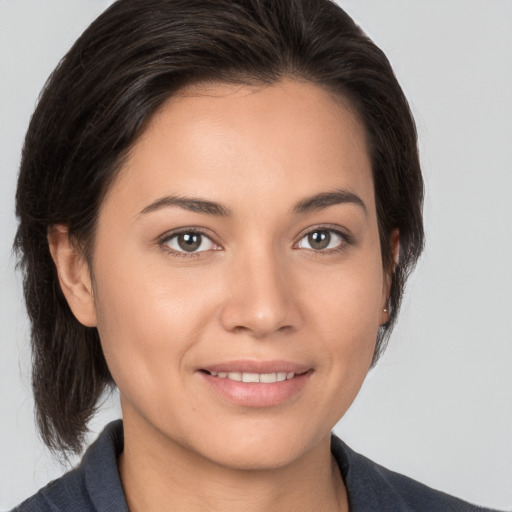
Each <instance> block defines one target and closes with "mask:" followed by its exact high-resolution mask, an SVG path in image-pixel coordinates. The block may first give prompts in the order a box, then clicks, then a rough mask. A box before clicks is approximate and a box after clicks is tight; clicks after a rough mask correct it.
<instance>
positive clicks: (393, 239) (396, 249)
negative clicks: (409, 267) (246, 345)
mask: <svg viewBox="0 0 512 512" xmlns="http://www.w3.org/2000/svg"><path fill="white" fill-rule="evenodd" d="M389 244H390V246H391V253H392V255H393V266H392V268H391V269H390V270H388V271H386V275H385V276H384V289H383V293H382V296H383V305H382V315H381V325H383V324H385V323H386V322H387V321H388V320H389V305H388V303H389V293H390V290H391V282H392V279H393V274H394V272H395V269H396V266H397V265H398V261H399V258H400V232H399V231H398V229H394V230H393V231H392V232H391V235H390V240H389Z"/></svg>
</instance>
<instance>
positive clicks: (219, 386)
mask: <svg viewBox="0 0 512 512" xmlns="http://www.w3.org/2000/svg"><path fill="white" fill-rule="evenodd" d="M312 373H313V369H312V368H311V367H309V366H305V365H299V364H295V363H290V362H285V361H275V362H255V361H233V362H230V363H224V364H217V365H213V366H211V367H207V368H203V369H201V370H199V374H200V375H202V376H203V379H204V382H205V383H206V384H208V387H209V388H210V389H212V390H214V392H215V393H216V394H217V395H218V396H221V397H223V399H228V400H229V401H230V402H231V403H235V404H238V405H242V406H245V407H247V406H249V407H269V406H274V405H279V404H281V403H283V402H288V401H289V400H294V399H295V398H297V397H298V396H299V395H300V394H301V392H302V390H303V389H304V387H305V386H306V384H307V382H308V381H309V377H311V375H312Z"/></svg>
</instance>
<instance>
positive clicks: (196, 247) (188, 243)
mask: <svg viewBox="0 0 512 512" xmlns="http://www.w3.org/2000/svg"><path fill="white" fill-rule="evenodd" d="M162 244H163V245H165V246H166V247H168V248H169V249H171V250H172V251H175V252H180V253H197V252H203V251H211V250H214V249H217V246H216V245H215V244H214V243H213V241H212V240H211V239H210V238H209V237H207V236H206V235H205V234H203V233H200V232H198V231H182V232H181V233H176V234H174V235H171V236H168V237H166V238H165V239H164V240H162Z"/></svg>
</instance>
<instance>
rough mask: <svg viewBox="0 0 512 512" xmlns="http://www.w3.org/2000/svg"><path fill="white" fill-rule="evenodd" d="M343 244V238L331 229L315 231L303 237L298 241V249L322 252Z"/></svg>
mask: <svg viewBox="0 0 512 512" xmlns="http://www.w3.org/2000/svg"><path fill="white" fill-rule="evenodd" d="M343 242H344V239H343V236H342V235H341V234H340V233H338V232H336V231H334V230H332V229H316V230H315V231H311V232H310V233H308V234H307V235H305V236H303V237H302V238H301V240H300V241H299V244H298V245H299V248H301V249H312V250H314V251H323V250H325V249H337V248H338V247H340V246H341V245H342V244H343Z"/></svg>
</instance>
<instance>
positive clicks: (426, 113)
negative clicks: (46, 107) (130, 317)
mask: <svg viewBox="0 0 512 512" xmlns="http://www.w3.org/2000/svg"><path fill="white" fill-rule="evenodd" d="M276 1H278V0H276ZM109 3H110V2H109V1H106V0H72V1H70V0H45V1H44V2H43V1H41V0H0V77H1V82H0V233H1V235H2V236H1V237H0V339H1V343H2V345H1V359H0V379H1V380H0V383H1V386H0V389H1V393H0V415H1V416H0V417H1V422H0V460H1V463H0V509H6V508H9V507H11V506H13V505H14V504H15V503H17V502H18V501H20V500H21V499H23V498H25V497H27V496H28V495H29V494H32V493H33V492H34V491H36V490H37V489H38V488H39V487H40V486H42V485H43V484H45V483H46V482H47V481H48V480H50V479H52V478H55V477H57V476H58V475H60V474H61V473H62V472H63V468H62V467H61V466H59V464H58V462H56V461H55V460H52V459H51V457H50V456H49V454H48V453H47V452H46V451H45V449H44V448H43V447H42V445H41V443H40V441H39V440H38V438H37V434H36V432H35V429H34V420H33V415H32V398H31V390H30V376H29V366H30V350H29V347H28V344H27V325H26V319H25V313H24V309H23V305H22V298H21V289H20V283H19V277H17V276H16V275H15V272H14V260H13V258H12V256H11V252H10V251H11V243H12V239H13V236H14V232H15V219H14V214H13V203H14V190H15V178H16V170H17V166H18V163H19V155H20V149H21V144H22V139H23V136H24V132H25V130H26V127H27V124H28V120H29V116H30V114H31V112H32V110H33V108H34V105H35V101H36V98H37V95H38V93H39V91H40V89H41V87H42V85H43V83H44V81H45V79H46V77H47V76H48V74H49V73H50V71H51V70H52V69H53V68H54V67H55V65H56V64H57V62H58V60H59V59H60V58H61V57H62V56H63V54H64V53H65V51H66V50H67V49H68V48H69V46H70V45H71V44H72V42H73V41H74V40H75V39H76V37H78V35H79V34H80V33H81V32H82V31H83V29H84V28H85V27H86V26H87V25H88V24H89V22H90V21H92V19H93V18H94V17H95V16H96V15H97V14H99V13H100V12H101V11H102V10H103V9H104V8H105V7H106V6H107V5H108V4H109ZM340 4H341V5H342V6H343V7H345V8H346V10H347V11H348V12H349V13H350V14H351V15H352V16H353V17H354V18H355V19H356V21H358V22H359V23H360V24H361V25H362V26H363V28H364V29H365V30H366V31H367V32H368V34H369V35H370V36H371V37H372V38H373V39H374V40H375V42H376V43H377V44H378V45H380V46H381V47H382V49H383V50H384V51H385V52H386V53H387V55H388V56H389V58H390V60H391V62H392V64H393V65H394V68H395V71H396V73H397V75H398V78H399V80H400V81H401V83H402V85H403V87H404V89H405V92H406V94H407V96H408V97H409V99H410V101H411V105H412V108H413V110H414V113H415V115H416V119H417V123H418V128H419V134H420V139H421V153H422V162H423V168H424V173H425V180H426V186H427V196H426V208H425V218H426V231H427V240H428V244H427V248H426V252H425V255H424V258H423V259H422V261H421V262H420V265H419V268H418V270H417V271H416V273H415V275H414V276H413V279H412V280H411V282H410V285H409V288H408V293H407V296H406V300H405V305H404V308H403V314H402V318H401V321H400V323H399V326H398V328H397V329H396V331H395V333H394V335H393V337H392V339H391V345H390V348H389V350H388V352H387V354H386V356H385V357H384V359H383V360H382V361H381V363H380V364H379V366H378V367H377V368H376V369H375V370H374V371H373V372H371V374H370V375H369V377H368V379H367V381H366V383H365V385H364V387H363V390H362V392H361V394H360V396H359V397H358V399H357V400H356V402H355V404H354V405H353V407H352V408H351V410H350V411H349V412H348V414H347V415H346V416H345V418H344V419H343V420H342V421H341V422H340V424H339V425H338V426H337V427H336V432H337V433H338V434H339V435H341V436H342V437H343V438H344V439H345V440H346V441H347V442H348V443H349V444H351V445H352V447H353V448H355V449H356V450H358V451H361V452H362V453H364V454H366V455H367V456H369V457H371V458H372V459H374V460H375V461H378V462H380V463H382V464H384V465H386V466H387V467H389V468H391V469H394V470H397V471H400V472H403V473H406V474H408V475H410V476H412V477H413V478H416V479H419V480H421V481H423V482H425V483H427V484H429V485H431V486H433V487H436V488H438V489H441V490H444V491H446V492H449V493H452V494H455V495H457V496H461V497H464V498H465V499H467V500H471V501H474V502H479V503H481V504H486V505H488V506H493V507H499V508H508V509H511V508H512V371H511V363H512V200H511V194H512V169H511V162H512V126H511V125H512V2H511V1H510V0H346V1H344V0H340ZM340 392H343V391H342V390H340ZM116 402H117V401H116V397H114V398H113V399H111V400H109V401H108V402H107V403H106V405H105V407H104V408H103V409H102V411H101V412H100V414H99V416H98V417H97V418H96V419H95V420H94V422H93V425H92V427H93V435H95V433H96V432H97V431H98V430H100V429H101V427H102V426H103V425H104V424H105V423H106V422H107V421H109V419H111V418H113V417H117V416H118V415H119V409H118V406H117V404H116Z"/></svg>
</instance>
